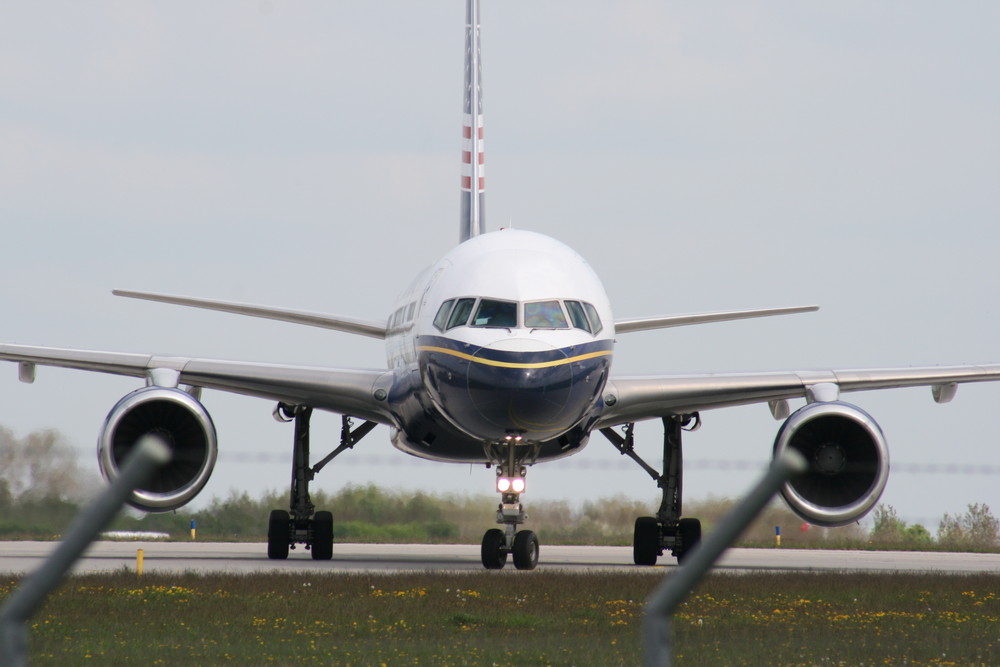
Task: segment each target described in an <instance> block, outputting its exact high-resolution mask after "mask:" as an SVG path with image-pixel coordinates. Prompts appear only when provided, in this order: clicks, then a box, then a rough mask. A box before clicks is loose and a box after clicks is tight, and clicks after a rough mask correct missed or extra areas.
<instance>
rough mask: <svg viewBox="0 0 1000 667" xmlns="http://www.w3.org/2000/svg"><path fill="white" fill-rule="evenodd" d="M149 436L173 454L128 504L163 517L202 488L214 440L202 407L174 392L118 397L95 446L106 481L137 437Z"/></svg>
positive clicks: (184, 394) (210, 464)
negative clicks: (155, 436) (165, 445)
mask: <svg viewBox="0 0 1000 667" xmlns="http://www.w3.org/2000/svg"><path fill="white" fill-rule="evenodd" d="M146 434H154V435H158V436H159V437H161V438H162V439H163V440H164V441H166V443H167V445H168V446H169V447H170V449H171V452H172V454H173V458H172V459H171V461H170V463H169V464H167V465H166V466H165V467H163V468H161V469H160V470H158V471H157V472H156V473H155V474H154V476H153V478H152V479H150V480H149V481H148V482H147V483H146V484H145V485H143V487H141V488H137V489H136V490H135V491H133V492H132V494H131V495H130V496H129V499H128V503H129V504H130V505H132V506H133V507H136V508H138V509H141V510H143V511H146V512H169V511H170V510H174V509H177V508H178V507H181V506H183V505H186V504H187V503H188V502H190V501H191V499H193V498H194V497H195V496H196V495H198V493H199V492H200V491H201V490H202V488H204V486H205V483H206V482H208V478H209V477H210V476H211V475H212V470H213V469H214V468H215V459H216V456H217V455H218V441H217V439H216V435H215V425H214V424H213V423H212V418H211V417H210V416H209V414H208V412H207V411H206V410H205V407H204V406H203V405H202V404H201V403H199V402H198V401H197V400H196V399H195V398H194V397H193V396H191V394H189V393H187V392H185V391H182V390H180V389H171V388H166V387H144V388H142V389H138V390H136V391H134V392H132V393H131V394H128V395H127V396H125V397H124V398H122V399H121V400H120V401H118V403H117V404H116V405H115V407H113V408H112V409H111V412H110V413H108V417H107V419H105V420H104V426H103V428H102V429H101V435H100V437H99V439H98V443H97V459H98V464H99V465H100V468H101V474H102V475H103V476H104V479H105V480H107V481H109V482H110V481H112V480H114V479H116V478H117V477H118V472H119V469H120V466H121V464H122V463H123V462H124V460H125V458H126V457H127V456H128V453H129V451H131V449H132V448H133V447H134V446H135V445H136V443H138V441H139V440H140V439H141V438H142V436H144V435H146Z"/></svg>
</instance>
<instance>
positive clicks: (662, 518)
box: [0, 0, 1000, 569]
mask: <svg viewBox="0 0 1000 667" xmlns="http://www.w3.org/2000/svg"><path fill="white" fill-rule="evenodd" d="M479 53H480V46H479V0H467V4H466V29H465V99H464V102H465V110H464V128H463V149H462V164H463V167H462V168H463V172H462V175H461V214H460V225H459V241H460V242H459V244H458V245H457V246H456V247H455V248H454V249H453V250H451V251H450V252H449V253H447V254H446V255H445V256H444V257H442V258H441V259H440V260H438V261H437V263H435V264H433V265H432V266H430V267H429V268H427V269H426V270H425V271H424V272H423V273H421V274H420V275H419V276H417V277H416V279H415V280H413V282H412V283H411V284H410V286H409V288H408V289H406V290H405V291H404V292H403V294H402V296H401V297H400V299H399V301H398V302H397V303H396V304H395V306H394V307H393V309H392V311H391V314H390V316H389V317H388V319H387V320H386V321H368V320H363V319H357V318H350V317H343V316H335V315H325V314H320V313H314V312H303V311H295V310H289V309H282V308H274V307H264V306H259V305H250V304H244V303H231V302H222V301H216V300H207V299H200V298H190V297H179V296H167V295H161V294H148V293H140V292H132V291H116V292H115V293H116V294H118V295H119V296H126V297H133V298H140V299H148V300H153V301H160V302H165V303H171V304H177V305H182V306H191V307H197V308H207V309H211V310H220V311H226V312H229V313H236V314H240V315H250V316H254V317H264V318H270V319H275V320H283V321H287V322H292V323H297V324H305V325H309V326H315V327H324V328H327V329H333V330H336V331H341V332H347V333H350V334H356V335H361V336H368V337H371V338H378V339H383V340H384V341H385V346H386V368H384V369H380V370H350V369H341V368H327V367H321V366H293V365H283V364H270V363H260V362H249V361H223V360H218V359H197V358H180V357H174V356H170V357H167V356H156V355H149V354H130V353H121V352H99V351H86V350H74V349H57V348H45V347H29V346H21V345H0V359H4V360H8V361H13V362H17V363H18V365H19V376H20V378H21V379H22V380H23V381H25V382H31V381H33V380H34V377H35V370H36V367H37V366H39V365H42V366H59V367H63V368H73V369H80V370H87V371H98V372H103V373H112V374H117V375H124V376H132V377H135V378H137V379H139V380H140V382H141V386H140V387H139V388H138V389H136V390H135V391H133V392H132V393H130V394H128V395H127V396H125V397H124V398H122V399H121V400H120V401H119V402H118V403H117V404H116V405H115V406H114V407H113V408H112V409H111V411H110V413H109V414H108V416H107V419H106V420H105V422H104V425H103V428H102V430H101V433H100V436H99V445H98V459H99V461H98V462H99V466H100V469H101V472H102V473H103V475H104V477H105V478H107V479H109V480H112V479H114V478H115V477H116V476H117V475H118V474H119V467H120V465H121V464H122V462H123V460H124V459H125V457H126V455H127V454H128V452H129V451H130V449H131V448H132V447H133V446H134V445H135V444H136V442H137V441H138V440H139V439H140V438H141V437H142V436H143V435H144V434H146V433H156V434H158V435H160V436H161V437H163V438H165V439H166V440H167V441H168V443H169V445H170V447H171V448H172V450H173V460H172V462H171V463H170V464H169V465H168V466H166V467H165V468H163V469H161V470H160V471H159V473H158V474H157V475H156V476H155V477H154V478H153V479H152V480H150V481H149V483H148V484H146V485H145V486H144V487H143V488H140V489H138V490H136V491H135V492H134V493H133V495H132V496H131V499H130V503H131V504H132V505H133V506H135V507H137V508H139V509H142V510H145V511H149V512H163V511H170V510H173V509H175V508H178V507H181V506H183V505H184V504H186V503H188V502H189V501H191V500H192V499H193V498H194V497H195V496H196V495H197V494H198V493H199V492H200V491H201V490H202V488H203V487H204V486H205V483H206V482H207V480H208V479H209V476H210V475H211V474H212V470H213V468H214V466H215V462H216V455H217V451H218V444H217V438H216V431H215V427H214V425H213V423H212V419H211V417H210V416H209V414H208V412H207V411H206V409H205V407H204V406H203V405H202V403H201V401H200V398H201V393H202V390H203V389H213V390H220V391H227V392H234V393H238V394H245V395H248V396H254V397H257V398H263V399H267V400H270V401H273V402H275V403H276V404H277V407H276V408H275V409H274V415H275V417H276V418H278V419H280V420H283V421H294V442H293V456H292V469H293V475H292V485H291V500H290V508H289V509H288V510H285V509H275V510H273V511H272V512H271V515H270V518H269V522H268V544H267V553H268V556H269V557H270V558H274V559H283V558H287V557H288V553H289V548H290V547H294V546H295V545H298V544H304V545H306V547H307V548H308V549H310V550H311V554H312V557H313V558H315V559H319V560H324V559H329V558H331V557H332V554H333V516H332V514H331V513H330V512H328V511H316V509H315V507H314V506H313V503H312V501H311V499H310V495H309V484H310V482H311V480H312V479H313V476H314V475H315V474H316V473H317V472H319V470H320V469H322V468H323V467H324V466H326V465H327V464H328V463H329V462H330V461H331V460H333V459H334V458H335V457H336V456H337V455H339V454H340V453H342V452H343V451H345V450H347V449H349V448H352V447H354V446H355V445H356V444H357V443H358V441H360V440H361V439H362V438H363V437H365V436H366V435H367V434H368V433H370V432H371V431H372V430H373V429H374V428H375V427H376V426H378V425H383V426H387V427H388V428H389V429H390V431H391V438H392V442H393V444H394V445H395V446H396V447H397V448H399V449H400V450H402V451H404V452H407V453H409V454H412V455H414V456H418V457H421V458H424V459H430V460H433V461H442V462H462V463H474V464H485V465H487V466H494V467H495V469H496V490H497V492H498V493H499V494H500V502H499V506H498V509H497V512H496V521H497V524H498V526H499V527H497V528H492V529H490V530H488V531H487V532H486V534H485V535H484V536H483V540H482V562H483V565H484V566H485V567H487V568H490V569H499V568H502V567H503V566H504V565H505V563H506V561H507V558H508V555H510V556H512V557H513V562H514V565H515V566H516V567H517V568H519V569H532V568H534V567H535V565H536V564H537V562H538V556H539V542H538V538H537V536H536V535H535V533H534V532H533V531H531V530H526V529H521V527H522V525H523V524H524V523H525V521H526V514H525V512H524V508H523V506H522V504H521V502H520V498H521V494H522V492H523V491H524V484H525V474H526V472H527V470H528V469H529V467H530V466H532V465H534V464H537V463H542V462H546V461H554V460H557V459H561V458H564V457H567V456H570V455H572V454H574V453H576V452H579V451H580V450H581V448H583V447H584V446H585V445H586V444H587V442H588V440H589V439H590V438H591V437H592V436H593V435H594V434H595V433H597V434H600V435H602V436H604V437H606V438H607V439H608V440H610V441H611V443H612V444H613V445H614V446H615V447H616V448H618V450H619V451H620V452H621V453H623V454H625V455H628V456H630V457H632V458H633V459H635V460H636V462H637V463H638V464H639V465H641V466H642V467H643V468H644V469H645V470H646V471H647V472H648V473H649V474H650V476H651V477H652V478H653V479H654V480H655V482H656V484H657V486H658V487H659V488H660V490H661V494H662V496H661V503H660V507H659V509H658V511H657V512H656V515H655V516H648V517H639V518H638V519H636V522H635V533H634V543H633V548H634V558H635V562H636V563H637V564H646V565H652V564H655V563H656V561H657V558H658V557H659V556H660V555H662V554H663V552H664V551H665V550H669V551H670V552H671V553H672V554H673V555H674V556H676V557H677V558H684V556H685V554H686V553H688V552H689V551H690V550H691V548H692V546H693V545H695V544H696V543H697V542H698V540H699V539H700V536H701V524H700V523H699V521H698V520H697V519H694V518H689V517H683V516H682V504H681V490H682V484H681V480H682V469H683V461H682V456H681V438H682V434H683V432H684V431H685V430H690V429H693V428H695V427H697V426H698V425H699V424H700V421H701V414H702V413H704V412H706V411H708V410H711V409H715V408H723V407H727V406H735V405H745V404H750V403H767V404H768V405H769V407H770V410H771V413H772V414H773V415H774V417H775V418H776V419H778V420H781V421H782V422H783V423H782V425H781V427H780V429H779V430H778V434H777V438H776V440H775V442H774V452H775V454H778V453H780V452H782V451H784V450H786V449H788V448H793V449H796V450H799V451H800V452H801V453H802V454H804V455H805V457H806V459H807V460H808V461H809V464H810V469H809V471H808V472H807V473H806V474H804V475H802V476H800V477H798V478H796V479H794V480H792V481H791V482H789V483H787V484H786V485H785V486H784V488H783V490H782V495H783V497H784V499H785V500H786V501H787V503H788V505H789V506H790V507H791V509H792V510H794V511H795V512H796V513H797V514H798V515H799V516H801V517H802V518H803V519H804V520H806V521H808V522H811V523H814V524H818V525H823V526H837V525H842V524H846V523H849V522H852V521H856V520H857V519H859V518H860V517H862V516H864V515H865V514H866V513H867V512H869V511H870V510H871V509H872V507H873V506H874V505H875V503H876V502H877V501H878V499H879V497H880V495H881V493H882V490H883V489H884V487H885V484H886V479H887V477H888V474H889V454H888V449H887V446H886V440H885V437H884V436H883V434H882V431H881V429H880V428H879V426H878V424H877V423H876V422H875V420H874V419H873V418H872V417H871V416H870V415H869V414H867V413H866V412H865V411H864V410H862V409H860V408H858V407H856V406H854V405H851V404H849V403H846V402H843V401H841V393H843V392H851V391H858V390H870V389H888V388H894V387H907V386H918V385H920V386H929V387H931V389H932V393H933V397H934V400H936V401H938V402H946V401H948V400H951V398H952V397H953V396H954V394H955V390H956V386H957V385H958V384H959V383H964V382H979V381H991V380H997V379H1000V365H981V366H972V365H965V366H951V367H929V368H905V369H863V370H829V371H777V372H766V373H729V374H726V373H714V374H702V375H662V376H649V377H645V376H644V377H622V376H619V375H616V374H615V373H614V370H613V364H612V361H613V355H614V349H615V343H616V339H617V338H618V337H620V336H625V335H627V334H629V333H631V332H634V331H642V330H647V329H658V328H666V327H675V326H686V325H694V324H702V323H707V322H720V321H725V320H735V319H743V318H752V317H764V316H771V315H782V314H790V313H798V312H806V311H810V310H815V307H814V306H804V307H794V308H771V309H763V310H743V311H730V312H713V313H703V314H691V315H677V316H668V317H658V318H649V319H631V320H615V318H614V316H613V314H612V309H611V304H610V303H609V300H608V297H607V295H606V294H605V291H604V288H603V286H602V284H601V281H600V279H599V278H598V277H597V275H596V274H595V273H594V271H593V270H592V269H591V268H590V266H589V265H588V264H587V263H586V262H585V261H584V260H583V259H582V258H581V257H580V256H579V255H578V254H576V253H575V252H574V251H572V250H571V249H570V248H568V247H567V246H565V245H563V244H562V243H560V242H558V241H556V240H553V239H552V238H549V237H546V236H543V235H541V234H536V233H533V232H530V231H521V230H512V229H507V230H499V231H492V232H487V231H486V225H485V215H484V213H485V211H484V198H483V192H484V187H485V179H484V171H483V170H484V158H483V155H484V152H483V115H482V101H481V100H482V98H481V86H480V59H479ZM798 398H805V399H806V405H805V406H804V407H802V408H800V409H798V410H797V411H795V412H794V413H792V412H791V410H790V408H789V403H788V402H789V400H791V399H798ZM315 409H319V410H326V411H330V412H333V413H336V414H339V415H341V416H342V419H343V426H344V427H343V429H342V437H341V443H340V445H339V447H337V448H336V449H335V450H333V451H332V452H331V453H330V454H329V455H327V456H326V457H324V458H323V459H321V460H320V461H318V462H317V463H311V462H310V461H311V459H310V451H309V424H310V416H311V414H312V411H313V410H315ZM649 419H659V420H662V422H663V427H664V439H663V469H662V470H660V471H658V470H656V469H655V468H653V466H651V465H649V464H648V463H646V462H645V461H643V460H642V459H641V458H639V456H638V455H637V454H636V452H635V449H634V437H633V427H634V425H635V423H636V422H638V421H641V420H649ZM354 420H359V422H360V423H357V424H356V425H355V421H354Z"/></svg>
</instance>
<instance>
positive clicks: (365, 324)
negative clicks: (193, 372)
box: [111, 289, 386, 338]
mask: <svg viewBox="0 0 1000 667" xmlns="http://www.w3.org/2000/svg"><path fill="white" fill-rule="evenodd" d="M111 293H112V294H114V295H115V296H124V297H128V298H130V299H143V300H145V301H156V302H159V303H170V304H173V305H175V306H189V307H191V308H204V309H205V310H218V311H222V312H225V313H235V314H236V315H249V316H251V317H262V318H264V319H268V320H279V321H281V322H292V323H294V324H305V325H308V326H311V327H321V328H323V329H335V330H336V331H345V332H347V333H353V334H359V335H362V336H370V337H372V338H385V330H386V323H385V322H384V321H376V320H363V319H360V318H357V317H346V316H344V315H326V314H324V313H314V312H310V311H305V310H290V309H288V308H276V307H274V306H258V305H255V304H251V303H240V302H236V301H216V300H214V299H201V298H196V297H191V296H174V295H171V294H153V293H151V292H133V291H130V290H118V289H116V290H112V292H111Z"/></svg>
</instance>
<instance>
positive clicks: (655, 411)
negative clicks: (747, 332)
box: [598, 364, 1000, 428]
mask: <svg viewBox="0 0 1000 667" xmlns="http://www.w3.org/2000/svg"><path fill="white" fill-rule="evenodd" d="M997 380H1000V364H985V365H963V366H929V367H923V368H880V369H878V368H870V369H857V370H828V371H786V372H771V373H720V374H699V375H666V376H656V377H643V376H633V377H612V378H610V379H609V381H608V384H607V388H606V389H605V392H604V396H605V401H604V403H605V407H604V410H603V412H602V414H601V418H600V421H599V423H598V428H605V427H608V426H614V425H616V424H623V423H626V422H633V421H641V420H644V419H652V418H658V417H667V416H671V415H683V414H691V413H694V412H698V411H701V410H710V409H714V408H723V407H728V406H734V405H747V404H751V403H772V406H771V409H772V413H773V414H774V415H775V417H776V418H781V417H782V416H787V414H783V413H782V411H781V407H780V402H781V401H785V400H788V399H794V398H811V399H815V400H819V401H827V400H836V396H837V394H839V392H841V391H844V392H851V391H865V390H872V389H893V388H898V387H921V386H929V387H931V389H932V392H933V397H934V400H935V401H937V402H939V403H945V402H947V401H949V400H951V398H952V397H953V396H954V395H955V390H956V387H957V385H959V384H962V383H966V382H989V381H997ZM820 392H822V395H817V394H819V393H820Z"/></svg>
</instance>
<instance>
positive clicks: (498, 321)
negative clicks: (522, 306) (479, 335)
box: [472, 299, 517, 329]
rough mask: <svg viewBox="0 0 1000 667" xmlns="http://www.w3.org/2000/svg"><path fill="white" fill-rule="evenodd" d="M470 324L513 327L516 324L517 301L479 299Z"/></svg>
mask: <svg viewBox="0 0 1000 667" xmlns="http://www.w3.org/2000/svg"><path fill="white" fill-rule="evenodd" d="M472 326H474V327H506V328H508V329H513V328H514V327H516V326H517V303H515V302H513V301H497V300H496V299H483V300H481V301H480V302H479V308H478V309H477V310H476V316H475V317H474V318H473V319H472Z"/></svg>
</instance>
